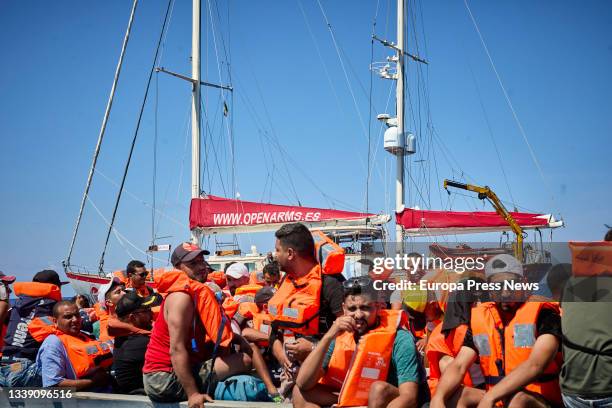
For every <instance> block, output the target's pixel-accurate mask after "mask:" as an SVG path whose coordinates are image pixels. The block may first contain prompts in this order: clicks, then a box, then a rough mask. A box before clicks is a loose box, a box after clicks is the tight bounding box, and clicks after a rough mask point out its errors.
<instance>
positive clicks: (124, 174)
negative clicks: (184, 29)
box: [99, 0, 172, 271]
mask: <svg viewBox="0 0 612 408" xmlns="http://www.w3.org/2000/svg"><path fill="white" fill-rule="evenodd" d="M171 5H172V0H169V1H168V7H167V8H166V15H165V17H164V23H163V25H162V30H161V33H160V36H159V40H158V42H157V47H156V49H155V56H154V58H153V64H152V66H151V70H150V72H149V79H148V80H147V87H146V90H145V94H144V98H143V101H142V105H141V107H140V113H139V115H138V121H137V123H136V129H135V131H134V137H133V138H132V144H131V146H130V152H129V155H128V159H127V163H126V165H125V169H124V171H123V177H122V179H121V187H120V188H119V192H118V194H117V200H116V201H115V207H114V209H113V215H112V217H111V222H110V225H109V230H108V233H107V234H106V240H105V243H104V249H103V250H102V255H101V256H100V262H99V270H100V271H102V270H103V266H104V256H105V254H106V248H107V247H108V240H109V238H110V234H111V232H112V229H113V224H114V223H115V218H116V216H117V209H118V208H119V203H120V201H121V194H122V192H123V186H124V185H125V180H126V178H127V172H128V169H129V167H130V162H131V160H132V154H133V153H134V147H135V145H136V139H137V138H138V131H139V130H140V123H141V121H142V115H143V113H144V108H145V105H146V101H147V97H148V95H149V89H150V86H151V80H152V78H153V73H154V72H155V66H156V63H157V58H158V56H159V50H160V48H161V44H162V39H163V36H164V31H165V30H166V27H167V23H168V16H169V14H170V6H171Z"/></svg>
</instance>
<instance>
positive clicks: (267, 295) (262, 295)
mask: <svg viewBox="0 0 612 408" xmlns="http://www.w3.org/2000/svg"><path fill="white" fill-rule="evenodd" d="M275 292H276V291H275V290H274V289H273V288H271V287H269V286H266V287H264V288H261V289H259V290H258V291H257V292H255V299H254V301H255V303H256V304H262V303H268V301H269V300H270V299H272V296H274V293H275Z"/></svg>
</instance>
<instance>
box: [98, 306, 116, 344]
mask: <svg viewBox="0 0 612 408" xmlns="http://www.w3.org/2000/svg"><path fill="white" fill-rule="evenodd" d="M94 309H95V311H96V315H97V316H98V320H99V321H100V335H99V336H98V340H100V341H106V340H112V339H113V336H111V335H109V334H108V319H109V317H110V315H109V313H108V311H107V310H106V309H105V308H104V307H102V306H101V305H100V304H99V303H95V304H94Z"/></svg>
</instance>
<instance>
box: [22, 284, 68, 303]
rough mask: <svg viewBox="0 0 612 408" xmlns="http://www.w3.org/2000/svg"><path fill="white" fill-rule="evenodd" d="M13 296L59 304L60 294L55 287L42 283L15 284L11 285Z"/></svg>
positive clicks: (58, 289)
mask: <svg viewBox="0 0 612 408" xmlns="http://www.w3.org/2000/svg"><path fill="white" fill-rule="evenodd" d="M13 291H14V292H15V296H20V295H23V296H30V297H33V298H38V297H40V298H47V299H52V300H55V301H56V302H59V301H61V300H62V292H61V290H60V288H59V287H58V286H57V285H53V284H51V283H42V282H15V283H14V284H13Z"/></svg>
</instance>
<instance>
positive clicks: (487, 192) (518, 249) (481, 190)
mask: <svg viewBox="0 0 612 408" xmlns="http://www.w3.org/2000/svg"><path fill="white" fill-rule="evenodd" d="M448 187H455V188H459V189H462V190H467V191H473V192H474V193H478V198H479V199H481V200H484V199H485V198H486V199H487V200H488V201H489V202H490V203H491V205H492V206H493V208H495V211H496V212H497V213H498V214H499V215H500V216H501V217H502V218H503V219H504V220H505V221H506V222H507V223H508V225H509V226H510V228H511V229H512V232H514V234H515V235H516V246H515V247H514V255H515V256H516V258H517V259H518V260H519V261H521V262H523V228H521V226H520V225H519V224H518V223H517V222H516V220H515V219H514V218H513V217H512V215H511V214H510V212H508V210H506V207H504V205H503V204H502V202H501V201H500V199H499V198H498V197H497V195H496V194H495V193H494V192H493V190H491V189H490V188H489V187H487V186H485V187H480V186H475V185H473V184H465V183H459V182H457V181H452V180H444V188H445V189H447V190H448Z"/></svg>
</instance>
